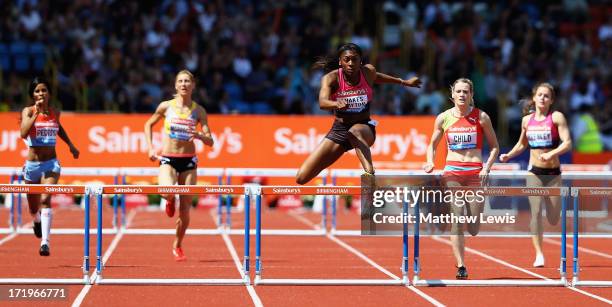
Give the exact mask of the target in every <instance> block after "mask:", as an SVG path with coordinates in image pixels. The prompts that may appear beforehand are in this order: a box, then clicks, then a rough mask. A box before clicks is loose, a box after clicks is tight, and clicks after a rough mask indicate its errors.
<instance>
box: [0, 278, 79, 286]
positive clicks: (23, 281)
mask: <svg viewBox="0 0 612 307" xmlns="http://www.w3.org/2000/svg"><path fill="white" fill-rule="evenodd" d="M7 284H11V285H85V284H87V282H86V280H85V279H84V278H0V285H7Z"/></svg>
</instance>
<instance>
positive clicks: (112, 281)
mask: <svg viewBox="0 0 612 307" xmlns="http://www.w3.org/2000/svg"><path fill="white" fill-rule="evenodd" d="M128 189H129V190H128ZM103 193H107V194H167V193H171V194H180V195H182V194H189V195H203V194H219V193H222V194H224V195H228V194H243V195H244V196H245V210H244V212H245V223H244V227H245V230H244V232H243V233H244V244H245V250H244V262H243V267H242V269H243V277H242V278H214V279H210V278H172V279H162V278H103V277H102V273H103V270H104V263H103V262H102V235H101V231H100V230H98V234H97V246H98V248H97V255H96V258H97V261H96V278H95V280H94V281H93V283H95V284H96V285H250V284H251V279H250V276H249V271H250V270H249V268H250V260H249V245H250V236H249V229H250V207H251V200H250V190H249V188H248V187H243V186H222V185H219V186H197V185H180V186H176V185H173V186H151V185H138V186H122V185H114V186H104V188H103V191H102V192H101V193H100V194H99V195H98V201H101V200H102V194H103ZM101 221H102V210H100V209H98V225H101ZM99 227H101V226H99Z"/></svg>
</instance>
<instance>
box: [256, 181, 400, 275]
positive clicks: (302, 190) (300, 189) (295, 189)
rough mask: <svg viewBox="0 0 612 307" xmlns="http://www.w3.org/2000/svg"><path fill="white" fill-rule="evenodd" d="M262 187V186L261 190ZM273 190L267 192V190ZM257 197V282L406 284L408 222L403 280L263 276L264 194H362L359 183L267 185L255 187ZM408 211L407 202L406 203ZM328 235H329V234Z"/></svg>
mask: <svg viewBox="0 0 612 307" xmlns="http://www.w3.org/2000/svg"><path fill="white" fill-rule="evenodd" d="M262 188H263V189H262ZM264 189H265V190H268V191H270V193H266V192H265V190H264ZM253 192H254V194H255V197H256V203H255V211H256V217H255V218H256V220H255V281H254V284H255V285H302V286H304V285H312V286H314V285H352V286H365V285H370V286H386V285H387V286H388V285H407V284H408V283H409V282H410V280H409V278H408V233H407V224H404V227H403V228H404V232H403V239H404V240H403V244H404V245H403V247H404V257H403V259H402V265H401V270H402V276H403V277H402V278H401V279H314V278H263V277H262V271H263V262H262V255H261V224H262V223H261V196H262V195H264V194H272V195H283V194H288V193H291V194H294V195H355V194H361V187H360V186H342V187H325V186H323V187H322V186H264V187H261V188H255V189H254V191H253ZM404 210H405V211H406V212H407V210H408V209H407V205H406V204H404ZM328 235H329V234H328Z"/></svg>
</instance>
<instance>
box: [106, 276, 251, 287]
mask: <svg viewBox="0 0 612 307" xmlns="http://www.w3.org/2000/svg"><path fill="white" fill-rule="evenodd" d="M95 284H96V285H223V286H228V285H237V286H244V285H249V284H250V281H249V279H248V278H245V279H197V278H189V279H181V278H169V279H161V278H160V279H151V278H140V279H139V278H102V279H96V281H95Z"/></svg>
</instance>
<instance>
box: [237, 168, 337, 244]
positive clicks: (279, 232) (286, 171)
mask: <svg viewBox="0 0 612 307" xmlns="http://www.w3.org/2000/svg"><path fill="white" fill-rule="evenodd" d="M297 171H298V170H297V169H295V168H227V169H225V176H226V183H227V184H228V185H229V184H230V183H231V179H232V178H233V177H247V176H261V177H292V178H293V177H295V175H296V174H297ZM328 174H329V171H328V170H327V169H324V170H322V171H321V173H319V174H318V175H317V177H315V178H321V180H322V182H323V185H325V184H326V183H327V177H328ZM253 188H256V186H253ZM277 195H282V194H277ZM313 195H314V194H313ZM228 198H229V197H228ZM322 209H323V211H322V213H321V229H262V230H261V233H262V234H263V235H271V236H283V235H293V236H323V235H325V234H326V233H327V228H328V217H327V215H328V211H327V210H328V209H327V197H325V196H324V198H323V208H322ZM230 212H231V200H227V202H226V213H227V220H229V217H230ZM228 229H229V227H228ZM229 234H232V235H242V234H243V230H241V229H230V230H229Z"/></svg>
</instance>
